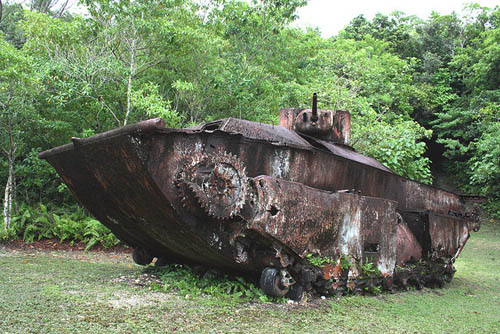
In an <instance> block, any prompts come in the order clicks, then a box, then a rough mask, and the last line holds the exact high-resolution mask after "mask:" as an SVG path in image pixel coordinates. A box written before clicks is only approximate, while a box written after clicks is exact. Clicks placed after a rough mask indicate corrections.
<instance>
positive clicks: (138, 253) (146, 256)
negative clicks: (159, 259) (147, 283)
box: [132, 247, 154, 266]
mask: <svg viewBox="0 0 500 334" xmlns="http://www.w3.org/2000/svg"><path fill="white" fill-rule="evenodd" d="M153 258H154V256H153V255H152V254H151V252H149V251H148V250H146V249H144V248H140V247H137V248H134V251H133V252H132V259H133V260H134V262H135V263H137V264H139V265H141V266H147V265H148V264H150V263H151V261H153Z"/></svg>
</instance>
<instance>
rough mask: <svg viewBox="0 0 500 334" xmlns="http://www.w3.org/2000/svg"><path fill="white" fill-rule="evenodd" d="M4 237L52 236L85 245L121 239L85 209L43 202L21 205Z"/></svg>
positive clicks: (48, 237) (105, 243) (30, 237)
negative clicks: (61, 206)
mask: <svg viewBox="0 0 500 334" xmlns="http://www.w3.org/2000/svg"><path fill="white" fill-rule="evenodd" d="M68 212H70V213H68ZM1 237H2V238H3V239H21V240H24V241H26V242H32V241H33V240H41V239H51V238H55V239H58V240H59V242H63V241H70V242H71V243H73V242H75V241H83V242H84V243H86V244H87V248H86V249H90V248H91V247H93V246H95V245H97V244H101V245H102V246H103V247H105V248H108V247H111V246H115V245H117V244H118V243H119V241H118V239H116V237H115V236H114V235H113V234H112V233H111V232H110V231H109V229H108V228H106V227H105V226H104V225H102V224H101V223H100V222H99V221H97V220H95V219H93V218H92V217H89V216H88V214H87V213H86V212H85V211H84V210H83V209H81V208H78V207H71V208H55V207H47V206H45V205H43V204H40V205H38V206H35V207H28V206H26V205H22V206H21V208H20V209H19V213H18V215H17V216H16V217H15V218H14V219H13V223H12V225H11V227H10V228H9V229H8V230H7V232H6V233H5V234H3V235H2V236H1Z"/></svg>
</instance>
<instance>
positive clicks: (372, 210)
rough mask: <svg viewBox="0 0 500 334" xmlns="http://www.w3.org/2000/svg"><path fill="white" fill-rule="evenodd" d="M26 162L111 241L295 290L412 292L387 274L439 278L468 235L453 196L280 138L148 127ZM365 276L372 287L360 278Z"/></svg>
mask: <svg viewBox="0 0 500 334" xmlns="http://www.w3.org/2000/svg"><path fill="white" fill-rule="evenodd" d="M40 157H41V158H43V159H46V160H48V161H49V163H50V164H51V165H52V166H54V168H55V169H56V170H57V172H58V173H59V175H61V177H62V179H63V181H64V182H65V183H66V185H67V186H68V188H69V189H70V190H71V192H72V193H73V195H74V196H75V197H76V198H77V199H78V201H79V202H80V203H81V204H82V205H83V206H84V207H86V208H87V209H88V210H89V211H90V212H91V213H92V214H93V215H94V216H95V217H96V218H97V219H98V220H99V221H101V222H102V223H103V224H104V225H106V226H107V227H108V228H110V229H111V230H112V231H113V233H115V234H116V235H117V237H118V238H119V239H121V240H123V241H124V242H125V243H127V244H129V245H131V246H133V247H137V248H141V249H145V250H147V252H148V253H149V254H151V256H155V257H158V258H160V257H161V258H168V259H170V260H171V261H175V262H182V263H201V264H204V265H209V266H216V267H218V268H222V269H224V270H229V271H237V272H247V273H260V272H261V271H262V270H263V269H264V268H266V267H274V268H278V269H280V270H286V271H287V272H288V273H290V274H291V276H292V278H291V279H288V281H287V282H288V284H289V285H292V284H293V283H295V282H299V283H300V284H302V285H303V286H304V287H306V288H307V289H312V288H316V289H322V290H330V291H337V293H338V291H340V292H342V291H345V290H346V289H356V288H357V289H359V287H360V286H361V283H360V282H371V283H369V284H374V282H378V283H379V284H383V285H384V286H386V287H389V288H390V287H391V286H392V285H393V283H394V282H396V283H394V284H396V285H397V282H399V284H401V285H405V284H407V282H408V280H410V281H411V280H413V281H415V280H416V281H417V282H422V281H425V279H424V278H419V277H417V278H415V275H413V276H412V275H410V274H408V273H407V272H402V274H401V273H400V274H398V268H399V267H404V266H405V265H406V264H408V263H413V262H416V261H418V260H421V259H425V260H428V261H435V262H436V261H437V262H436V263H442V264H443V265H442V266H441V267H442V271H443V272H445V273H446V274H447V275H452V274H453V268H452V262H453V261H454V259H455V258H456V256H458V254H459V253H460V251H461V250H462V249H463V247H464V245H465V242H466V241H467V238H468V236H469V230H470V229H473V228H478V223H477V220H475V219H472V218H471V217H468V213H467V212H466V210H465V207H464V203H463V201H462V199H461V197H460V196H459V195H457V194H454V193H451V192H447V191H444V190H441V189H437V188H433V187H430V186H427V185H424V184H421V183H418V182H415V181H411V180H408V179H405V178H402V177H400V176H398V175H396V174H394V173H393V172H392V171H391V170H390V169H388V168H387V167H385V166H383V165H382V164H380V163H379V162H378V161H376V160H375V159H373V158H370V157H366V156H363V155H361V154H359V153H357V152H354V151H353V150H352V149H349V148H348V147H346V146H345V145H339V144H334V143H332V142H329V141H324V140H320V139H315V138H312V137H307V136H301V135H298V134H297V133H295V132H294V131H291V130H289V129H287V128H284V127H280V126H272V125H266V124H258V123H253V122H248V121H242V120H236V119H225V120H220V121H216V122H213V123H208V124H205V125H201V126H198V127H193V128H190V129H181V130H179V129H165V128H164V124H163V122H162V121H161V120H159V119H156V120H149V121H145V122H141V123H138V124H135V125H132V126H128V127H124V128H120V129H117V130H112V131H110V132H107V133H104V134H101V135H98V136H94V137H91V138H86V139H78V138H74V139H73V142H72V143H71V144H68V145H64V146H61V147H58V148H55V149H52V150H49V151H45V152H43V153H41V154H40ZM311 256H315V257H316V258H318V259H324V260H325V262H323V263H318V261H316V262H314V261H311ZM437 259H439V260H437ZM367 264H373V265H374V267H375V268H376V271H377V275H376V276H377V278H376V279H375V278H373V277H371V276H370V277H368V276H369V275H367V273H366V272H365V274H363V268H365V271H366V270H367V269H366V265H367ZM363 266H364V267H363ZM450 266H451V267H450ZM433 270H434V269H433ZM434 271H435V270H434ZM398 275H399V276H398ZM367 277H368V278H367ZM398 277H400V278H398ZM401 277H402V278H401ZM361 278H363V280H362V279H361ZM373 280H382V281H373ZM432 280H435V277H433V278H432ZM401 282H402V283H401ZM363 284H364V283H363ZM419 284H420V283H419Z"/></svg>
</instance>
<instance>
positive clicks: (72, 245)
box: [2, 239, 132, 254]
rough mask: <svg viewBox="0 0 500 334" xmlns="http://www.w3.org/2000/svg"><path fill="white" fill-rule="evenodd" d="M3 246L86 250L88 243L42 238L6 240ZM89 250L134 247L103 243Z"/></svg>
mask: <svg viewBox="0 0 500 334" xmlns="http://www.w3.org/2000/svg"><path fill="white" fill-rule="evenodd" d="M2 246H3V247H5V248H8V249H18V250H32V249H36V250H40V251H54V250H57V251H60V250H63V251H85V248H86V247H87V245H86V244H85V243H83V242H70V241H65V242H59V241H58V240H57V239H42V240H34V241H33V242H30V243H26V242H24V241H22V240H14V241H6V242H4V243H3V244H2ZM89 251H94V252H104V253H127V254H131V253H132V248H129V247H127V246H125V245H117V246H113V247H110V248H104V247H102V246H101V245H95V246H93V247H92V248H91V249H90V250H89Z"/></svg>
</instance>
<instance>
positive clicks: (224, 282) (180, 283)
mask: <svg viewBox="0 0 500 334" xmlns="http://www.w3.org/2000/svg"><path fill="white" fill-rule="evenodd" d="M158 274H159V275H160V278H161V281H162V283H163V284H162V285H161V286H160V285H156V286H154V288H155V289H156V290H160V291H177V292H179V293H180V294H182V295H184V296H186V297H190V298H193V297H194V298H196V297H201V296H204V295H206V296H212V297H217V298H218V299H220V300H222V301H224V302H227V303H232V304H234V303H241V302H247V301H260V302H271V301H274V302H277V301H281V302H283V301H284V298H283V297H282V298H276V297H271V296H268V295H266V294H264V292H262V290H260V289H259V288H257V287H256V286H255V285H254V284H253V283H250V282H248V281H246V280H245V279H244V278H242V277H239V276H237V277H229V276H228V275H226V274H222V273H220V272H219V271H216V270H214V269H210V270H202V271H200V272H197V271H195V270H194V269H193V268H191V267H189V266H187V265H180V264H173V265H168V266H166V267H163V268H161V269H160V270H158Z"/></svg>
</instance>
